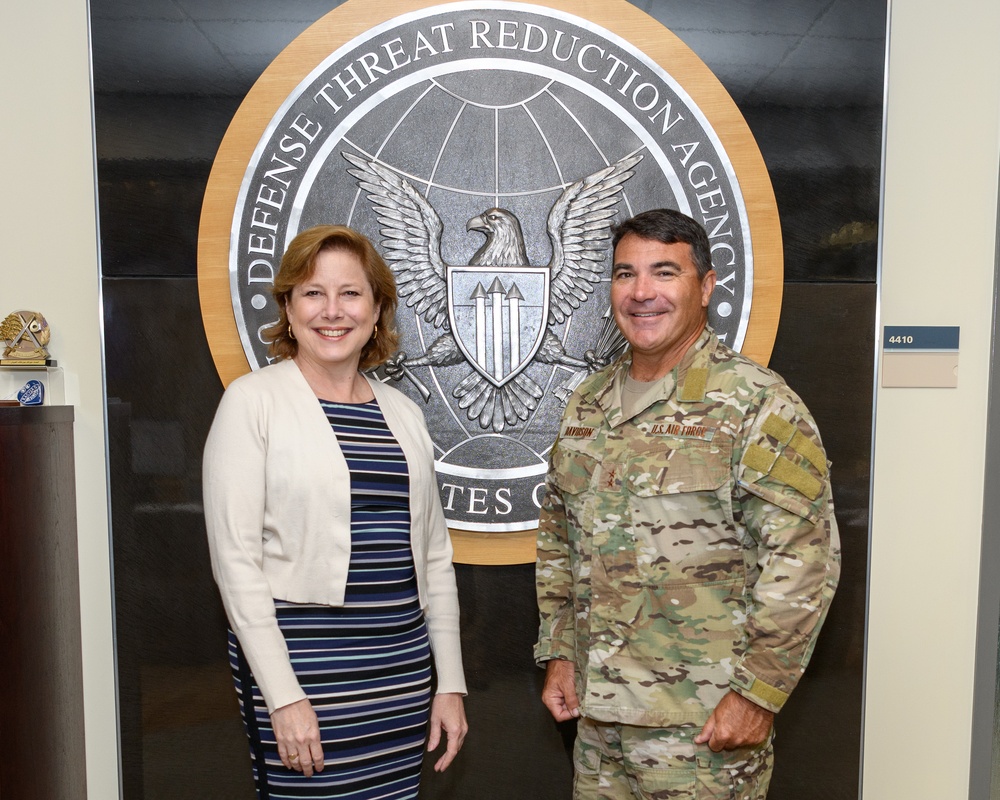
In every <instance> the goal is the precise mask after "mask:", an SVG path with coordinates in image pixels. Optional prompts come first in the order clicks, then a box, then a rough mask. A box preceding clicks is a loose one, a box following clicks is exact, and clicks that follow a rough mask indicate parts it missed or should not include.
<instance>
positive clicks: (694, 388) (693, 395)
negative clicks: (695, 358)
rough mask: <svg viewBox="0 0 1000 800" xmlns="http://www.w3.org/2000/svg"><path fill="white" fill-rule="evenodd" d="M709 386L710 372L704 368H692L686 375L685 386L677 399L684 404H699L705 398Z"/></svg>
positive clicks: (681, 388)
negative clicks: (706, 388) (706, 387)
mask: <svg viewBox="0 0 1000 800" xmlns="http://www.w3.org/2000/svg"><path fill="white" fill-rule="evenodd" d="M707 384H708V370H707V369H705V368H704V367H692V368H691V369H689V370H688V371H687V373H685V375H684V384H683V385H682V386H681V387H680V391H679V392H678V393H677V399H678V400H680V401H681V402H682V403H697V402H698V401H699V400H701V399H703V398H704V397H705V386H706V385H707Z"/></svg>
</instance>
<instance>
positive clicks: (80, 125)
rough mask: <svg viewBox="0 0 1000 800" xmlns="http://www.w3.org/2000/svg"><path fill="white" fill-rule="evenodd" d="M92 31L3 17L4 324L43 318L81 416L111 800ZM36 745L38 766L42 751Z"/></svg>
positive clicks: (30, 7) (68, 21)
mask: <svg viewBox="0 0 1000 800" xmlns="http://www.w3.org/2000/svg"><path fill="white" fill-rule="evenodd" d="M87 24H88V20H87V5H86V3H85V2H79V0H31V2H28V1H27V0H13V2H7V3H5V4H4V5H3V10H2V11H0V75H2V76H3V79H2V80H3V92H2V97H3V124H2V125H0V152H2V153H3V154H4V158H3V161H4V173H5V175H4V191H3V199H2V200H0V206H2V209H3V212H2V213H0V240H2V241H3V243H4V264H3V267H2V268H0V275H2V278H0V304H2V305H0V314H3V315H6V314H8V313H9V312H11V311H15V310H17V309H20V308H28V309H31V310H36V311H40V312H42V314H44V315H45V318H46V319H47V320H48V322H49V325H50V327H51V329H52V340H51V342H50V345H49V350H50V352H51V354H52V356H53V357H54V358H56V359H57V360H58V362H59V364H60V366H62V367H64V368H65V371H66V377H67V387H66V388H67V395H68V396H67V402H69V403H71V404H73V405H75V406H76V412H75V413H76V423H75V433H76V437H75V449H76V475H77V487H76V496H77V525H78V527H79V540H78V548H79V557H80V607H81V608H80V610H81V617H82V627H83V683H84V710H85V715H86V720H85V724H86V743H87V783H88V790H89V792H88V795H89V797H90V799H91V800H112V799H113V798H116V797H118V749H117V722H116V715H115V691H114V655H113V639H112V623H111V619H112V617H111V577H110V562H109V542H108V513H107V482H106V478H105V475H106V468H105V466H106V461H105V447H104V376H103V374H102V369H101V339H100V330H101V328H100V325H101V307H100V281H99V272H98V263H97V231H96V228H97V224H96V211H95V199H94V169H93V137H92V134H91V130H92V127H91V104H90V50H89V44H88V40H87ZM0 713H2V712H0ZM37 744H38V748H39V758H40V759H41V760H42V761H43V762H44V759H45V757H46V755H45V742H38V743H37ZM39 767H40V768H42V769H44V768H45V767H44V764H41V765H39ZM26 768H35V767H34V766H33V765H26Z"/></svg>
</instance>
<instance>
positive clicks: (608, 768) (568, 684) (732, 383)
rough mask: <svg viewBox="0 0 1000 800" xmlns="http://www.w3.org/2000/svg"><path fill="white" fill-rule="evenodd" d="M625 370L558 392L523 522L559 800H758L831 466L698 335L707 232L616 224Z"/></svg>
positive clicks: (705, 331)
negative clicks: (563, 788) (546, 451)
mask: <svg viewBox="0 0 1000 800" xmlns="http://www.w3.org/2000/svg"><path fill="white" fill-rule="evenodd" d="M614 244H615V254H614V265H613V268H612V279H611V305H612V310H613V312H614V315H615V320H616V322H617V323H618V326H619V328H620V329H621V331H622V333H623V334H624V336H625V338H626V339H627V340H628V342H629V345H630V347H629V350H628V352H626V354H625V356H623V358H622V359H620V360H619V361H617V362H616V363H614V364H612V365H611V366H609V367H607V368H606V369H604V370H602V371H600V372H598V373H596V374H594V375H592V376H590V377H589V378H587V379H586V380H585V381H584V382H583V384H581V386H580V387H579V388H578V389H577V391H576V392H575V393H574V394H573V395H572V397H571V398H570V400H569V402H568V404H567V408H566V413H565V416H564V417H563V420H562V424H561V426H560V431H559V436H558V438H557V440H556V443H555V445H554V446H553V449H552V455H551V463H550V468H549V473H548V477H547V492H546V497H545V501H544V503H543V505H542V510H541V520H540V522H539V531H538V562H537V589H538V603H539V609H540V612H541V628H540V633H539V640H538V645H537V646H536V649H535V657H536V660H537V661H538V663H539V664H542V663H545V666H546V679H545V688H544V690H543V693H542V699H543V701H544V702H545V705H546V706H547V707H548V708H549V710H550V711H551V712H552V714H553V716H554V717H555V718H556V719H557V720H560V721H562V720H568V719H571V718H573V717H578V718H579V721H578V728H577V742H576V747H575V751H574V766H575V779H574V798H577V800H597V798H601V800H604V799H605V798H608V799H617V798H631V797H637V798H656V800H662V799H663V798H694V797H698V798H703V797H712V798H726V800H735V799H737V798H738V799H739V800H760V799H761V798H763V797H764V796H765V794H766V792H767V786H768V782H769V780H770V774H771V764H772V749H771V737H772V721H773V717H774V713H775V712H777V711H779V710H780V709H781V707H782V705H783V704H784V702H785V700H786V699H787V698H788V695H789V693H790V692H791V691H792V689H793V688H794V687H795V685H796V683H797V682H798V680H799V677H800V676H801V674H802V671H803V670H804V669H805V666H806V663H807V662H808V660H809V657H810V655H811V653H812V650H813V646H814V644H815V642H816V636H817V635H818V633H819V630H820V626H821V625H822V623H823V619H824V617H825V616H826V612H827V609H828V607H829V604H830V601H831V599H832V597H833V593H834V589H835V588H836V584H837V578H838V576H839V572H840V545H839V539H838V535H837V525H836V521H835V519H834V516H833V501H832V497H831V493H830V481H829V473H828V464H827V460H826V454H825V453H824V451H823V447H822V444H821V442H820V437H819V432H818V431H817V429H816V424H815V423H814V422H813V420H812V417H811V416H810V415H809V412H808V410H807V409H806V407H805V405H804V404H803V403H802V401H801V400H800V399H799V397H798V396H797V395H796V394H795V393H794V392H792V391H791V389H789V388H788V387H787V386H786V385H785V383H784V382H783V381H782V379H781V378H780V377H779V376H778V375H776V374H775V373H773V372H771V371H770V370H767V369H765V368H763V367H761V366H759V365H757V364H755V363H754V362H752V361H750V360H749V359H747V358H745V357H743V356H741V355H739V354H738V353H736V352H734V351H732V350H730V349H729V348H728V347H726V346H725V345H723V344H722V343H721V342H720V341H719V340H718V338H717V337H716V336H715V334H714V333H713V332H712V330H711V329H710V328H709V327H708V325H707V320H708V316H707V308H708V301H709V298H710V296H711V294H712V290H713V289H714V287H715V273H714V272H713V271H712V268H711V251H710V248H709V242H708V238H707V236H706V234H705V231H704V229H703V228H702V227H701V226H700V225H699V224H698V223H697V222H695V221H694V220H692V219H690V218H689V217H686V216H685V215H683V214H680V213H679V212H675V211H669V210H659V211H648V212H645V213H643V214H640V215H638V216H636V217H634V218H633V219H631V220H628V221H626V222H624V223H622V225H620V226H618V228H617V229H616V231H615V236H614Z"/></svg>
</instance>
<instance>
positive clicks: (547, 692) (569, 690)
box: [542, 658, 580, 722]
mask: <svg viewBox="0 0 1000 800" xmlns="http://www.w3.org/2000/svg"><path fill="white" fill-rule="evenodd" d="M542 702H543V703H545V707H546V708H547V709H548V710H549V712H550V713H551V714H552V716H553V717H555V718H556V721H557V722H565V721H566V720H568V719H573V718H574V717H579V716H580V703H579V702H578V701H577V699H576V685H575V684H574V679H573V662H572V661H565V660H563V659H559V658H554V659H552V660H551V661H546V662H545V685H544V686H543V687H542Z"/></svg>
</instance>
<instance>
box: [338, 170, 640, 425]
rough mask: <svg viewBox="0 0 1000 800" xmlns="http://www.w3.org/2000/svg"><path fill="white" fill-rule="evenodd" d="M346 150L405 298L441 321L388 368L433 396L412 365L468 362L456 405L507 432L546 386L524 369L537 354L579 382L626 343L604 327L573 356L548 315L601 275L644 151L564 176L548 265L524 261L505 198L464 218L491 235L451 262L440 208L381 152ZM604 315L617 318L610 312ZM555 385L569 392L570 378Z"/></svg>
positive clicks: (566, 312)
mask: <svg viewBox="0 0 1000 800" xmlns="http://www.w3.org/2000/svg"><path fill="white" fill-rule="evenodd" d="M342 155H343V157H344V158H345V159H347V161H348V162H349V163H350V164H351V167H350V168H348V170H347V172H348V173H349V174H350V175H351V176H353V177H354V178H356V179H357V182H358V183H357V185H358V187H359V188H360V189H361V190H362V191H364V192H366V193H367V197H368V200H369V201H370V202H371V204H372V208H373V210H374V212H375V214H376V216H377V219H378V222H379V224H380V225H381V226H382V227H381V228H380V232H381V235H382V251H383V255H384V256H385V259H386V262H387V264H388V265H389V267H390V269H392V271H393V274H394V275H395V277H396V285H397V288H398V291H399V297H400V301H401V302H405V304H406V306H407V307H409V308H412V309H413V310H414V311H415V313H417V314H418V315H419V316H421V317H422V318H423V319H424V320H425V321H426V322H427V323H429V324H430V325H432V326H433V327H434V328H435V329H437V330H439V331H440V334H439V335H438V336H437V338H436V339H435V340H434V341H433V342H432V343H431V344H430V345H429V346H428V347H427V349H426V352H424V353H423V355H421V356H419V357H417V358H412V359H411V358H409V357H408V356H407V354H406V353H405V352H400V353H398V354H397V355H396V357H395V358H393V359H392V360H391V361H390V362H388V363H387V364H386V365H385V372H386V375H387V376H388V377H389V378H391V379H394V380H399V379H401V378H403V377H406V378H407V379H408V380H410V381H412V382H413V384H414V386H416V387H417V390H418V391H419V392H420V393H421V395H422V396H423V397H424V400H425V401H426V400H427V399H428V398H429V397H430V392H429V390H428V389H427V388H426V386H424V385H423V383H422V382H421V381H420V379H419V378H418V377H417V375H416V374H415V373H414V372H413V369H414V368H416V367H424V366H426V367H446V366H455V365H462V364H465V365H466V366H468V367H469V368H470V369H469V374H468V375H467V376H466V377H465V378H464V379H463V380H462V381H461V382H459V383H458V384H457V386H455V388H454V390H453V394H454V396H455V398H456V400H457V404H458V407H459V408H461V409H463V410H464V411H465V412H466V414H467V415H468V418H469V419H470V420H474V421H478V423H479V425H480V427H482V428H483V429H485V430H494V431H497V432H500V431H503V430H504V428H505V427H507V426H508V425H514V424H516V423H518V422H519V421H524V420H526V419H527V418H528V417H529V415H530V414H531V412H532V411H533V410H534V409H535V408H536V407H537V405H538V402H539V400H540V399H541V397H542V394H543V392H542V388H541V387H540V386H539V385H538V384H537V383H536V382H535V381H534V380H533V379H532V378H531V376H530V375H528V373H527V372H526V368H527V367H528V366H529V365H530V364H531V363H532V362H534V361H540V362H542V363H545V364H560V365H563V366H565V367H569V368H572V369H574V370H577V373H576V374H575V376H574V377H575V381H571V383H572V382H579V380H580V379H582V377H583V376H585V375H586V374H587V372H589V371H593V370H595V369H597V368H599V367H601V366H603V365H604V364H605V363H607V361H608V360H609V355H610V354H611V353H614V354H617V352H620V350H621V347H622V345H623V340H622V339H621V335H620V334H619V333H617V329H615V331H614V333H611V332H610V331H604V332H603V334H602V337H603V338H604V339H605V340H606V341H605V346H604V347H603V349H602V350H601V351H600V352H596V351H593V350H591V351H588V352H587V353H586V354H585V356H584V358H583V359H579V358H575V357H573V356H571V355H569V354H568V353H567V352H566V350H565V348H564V347H563V344H562V342H561V341H560V339H559V337H558V336H557V335H556V333H555V332H553V327H554V326H557V325H561V324H562V323H564V322H566V321H567V320H568V319H569V318H570V317H571V316H572V315H573V312H574V311H575V310H576V309H578V308H579V307H580V305H581V304H582V303H585V302H586V301H587V300H588V299H589V297H590V295H591V294H592V293H593V291H594V287H595V285H596V284H597V283H598V282H599V281H600V279H601V275H602V272H603V263H604V258H605V256H606V252H607V247H606V245H607V241H608V239H609V237H610V228H611V221H612V219H613V218H614V216H615V214H616V213H617V205H618V202H619V200H620V199H621V196H622V191H623V188H624V186H625V183H626V182H627V181H628V180H629V178H631V177H632V176H633V175H634V174H635V166H636V165H637V164H638V163H639V161H641V160H642V155H641V154H639V153H633V154H631V155H629V156H626V157H625V158H622V159H621V160H620V161H617V162H615V163H614V164H611V165H609V166H607V167H604V168H603V169H600V170H598V171H597V172H594V173H593V174H591V175H588V176H587V177H585V178H581V179H580V180H577V181H575V182H573V183H571V184H569V185H568V186H566V188H565V189H564V190H563V191H562V193H561V194H560V196H559V198H558V199H557V200H556V202H555V204H554V205H553V206H552V208H551V210H550V211H549V215H548V220H547V231H548V237H549V243H550V246H551V250H552V255H551V258H550V259H549V263H548V264H547V265H545V266H532V265H531V264H529V263H528V255H527V251H526V248H525V244H524V237H523V234H522V232H521V224H520V222H519V221H518V219H517V217H516V216H515V215H514V214H513V213H511V212H510V211H508V210H506V209H503V208H489V209H487V210H485V211H483V212H482V213H481V214H479V215H478V216H475V217H473V218H472V219H470V220H469V221H468V222H467V223H466V230H467V231H468V232H476V233H481V234H483V235H484V236H485V242H484V243H483V244H482V246H481V247H480V248H479V249H478V250H477V251H476V252H475V253H474V254H473V255H472V257H471V258H470V259H469V263H468V264H465V265H461V264H459V265H451V264H446V263H445V262H444V260H443V258H442V256H441V235H442V232H443V225H442V222H441V218H440V217H439V216H438V214H437V212H436V211H435V210H434V208H433V207H432V206H431V205H430V203H429V202H428V201H427V199H426V198H425V197H424V196H423V195H421V194H420V192H418V191H417V189H416V188H415V187H414V186H413V184H411V183H410V182H409V181H408V180H407V179H406V178H404V177H403V176H402V175H400V174H399V173H397V172H396V171H394V170H392V169H390V168H389V167H387V166H386V165H384V164H381V163H379V162H378V161H376V160H368V159H364V158H361V157H359V156H357V155H354V154H352V153H347V152H344V153H342ZM609 325H610V327H611V328H614V327H615V326H614V322H613V320H612V319H611V317H610V315H605V327H606V328H608V327H609ZM609 343H610V344H609ZM557 392H558V390H557ZM559 395H560V397H561V399H565V395H566V391H565V389H564V391H563V392H560V393H559Z"/></svg>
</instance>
